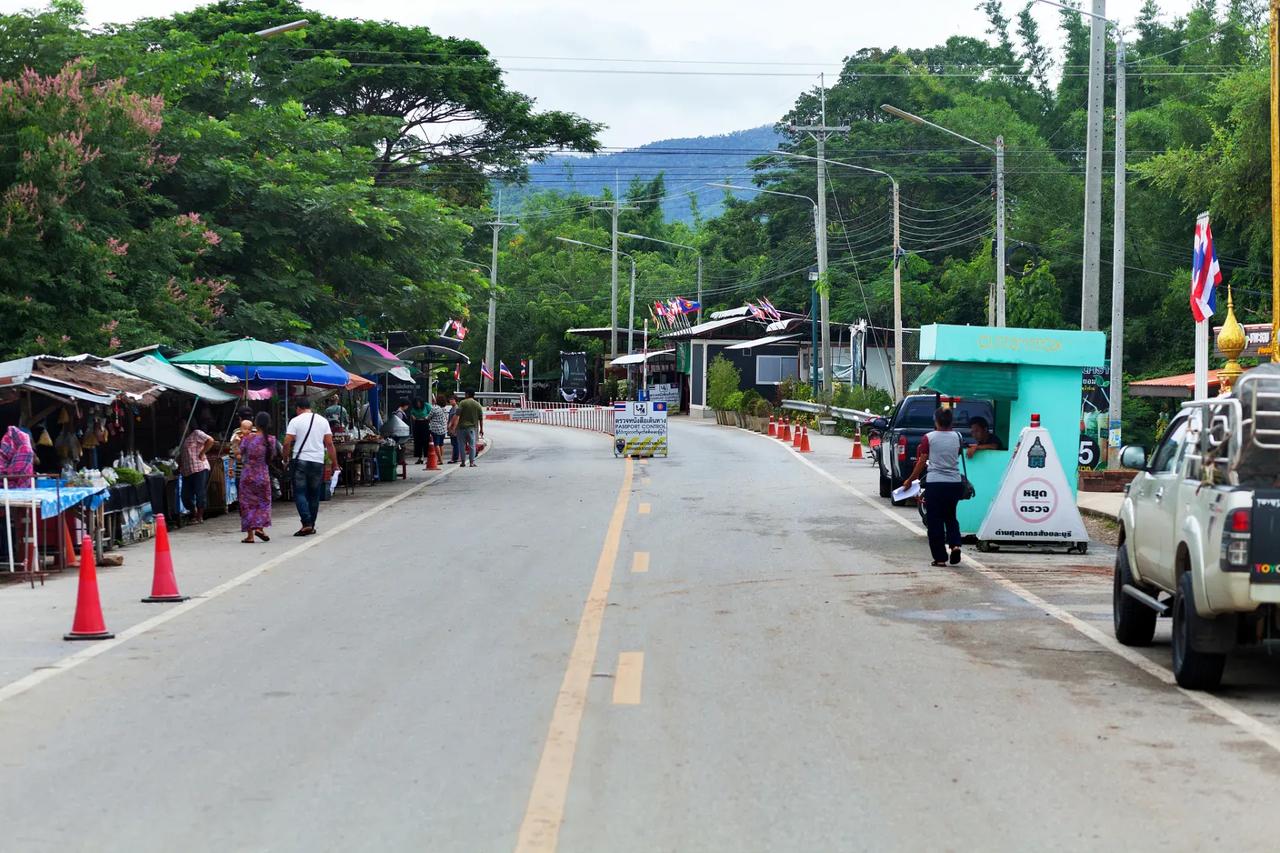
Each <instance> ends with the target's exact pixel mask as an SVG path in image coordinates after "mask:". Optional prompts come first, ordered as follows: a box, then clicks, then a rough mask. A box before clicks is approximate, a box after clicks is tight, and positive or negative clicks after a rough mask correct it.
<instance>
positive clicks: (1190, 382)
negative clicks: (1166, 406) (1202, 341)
mask: <svg viewBox="0 0 1280 853" xmlns="http://www.w3.org/2000/svg"><path fill="white" fill-rule="evenodd" d="M1219 384H1220V383H1219V381H1218V371H1216V370H1210V371H1209V393H1211V394H1212V393H1215V392H1216V391H1217V390H1218V386H1219ZM1195 390H1196V375H1195V374H1194V373H1180V374H1178V375H1177V376H1160V377H1157V378H1155V379H1142V380H1139V381H1137V382H1130V383H1129V393H1130V394H1132V395H1133V396H1134V397H1173V398H1175V399H1181V400H1190V399H1191V398H1192V397H1194V396H1195Z"/></svg>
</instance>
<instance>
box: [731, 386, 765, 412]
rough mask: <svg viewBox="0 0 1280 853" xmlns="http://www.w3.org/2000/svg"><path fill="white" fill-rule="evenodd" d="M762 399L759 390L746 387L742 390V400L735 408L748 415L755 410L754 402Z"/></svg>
mask: <svg viewBox="0 0 1280 853" xmlns="http://www.w3.org/2000/svg"><path fill="white" fill-rule="evenodd" d="M762 399H763V398H762V397H761V396H760V392H759V391H757V390H756V389H754V388H748V389H747V390H746V391H743V392H742V400H741V401H739V403H738V406H737V409H738V411H739V412H742V413H743V414H744V415H750V414H752V413H753V412H754V411H755V405H756V403H758V402H759V401H760V400H762Z"/></svg>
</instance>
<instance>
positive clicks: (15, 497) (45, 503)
mask: <svg viewBox="0 0 1280 853" xmlns="http://www.w3.org/2000/svg"><path fill="white" fill-rule="evenodd" d="M6 497H7V498H8V501H9V505H10V506H11V507H14V508H15V509H16V508H20V507H23V506H31V502H32V501H39V502H40V517H41V518H53V517H54V516H57V515H59V514H61V513H62V512H64V511H65V510H68V509H71V508H72V507H73V506H79V505H80V504H81V503H82V502H84V503H85V506H86V507H87V508H89V509H97V508H98V507H100V506H102V504H104V503H105V502H106V500H107V497H108V494H107V489H106V487H105V486H104V487H103V488H101V489H95V488H93V487H90V486H85V487H81V486H63V487H62V489H61V490H59V489H52V488H48V487H43V488H35V489H0V512H3V511H4V507H3V504H4V500H5V498H6Z"/></svg>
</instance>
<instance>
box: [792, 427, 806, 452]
mask: <svg viewBox="0 0 1280 853" xmlns="http://www.w3.org/2000/svg"><path fill="white" fill-rule="evenodd" d="M803 434H804V427H803V426H801V425H800V424H796V428H795V437H794V438H792V439H791V446H792V448H794V449H796V450H799V449H800V436H801V435H803Z"/></svg>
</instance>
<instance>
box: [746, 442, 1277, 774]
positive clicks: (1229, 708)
mask: <svg viewBox="0 0 1280 853" xmlns="http://www.w3.org/2000/svg"><path fill="white" fill-rule="evenodd" d="M757 434H758V433H757ZM762 437H763V438H767V436H762ZM772 443H773V444H774V445H779V442H777V441H776V440H775V441H774V442H772ZM786 449H787V451H788V452H789V453H790V454H791V455H792V456H794V457H795V458H796V459H798V460H799V461H800V462H801V464H804V465H807V466H808V467H809V468H810V469H811V470H813V471H814V472H816V473H817V474H819V475H820V476H822V477H824V478H826V479H827V480H829V481H831V482H832V483H833V484H835V485H836V486H838V487H839V488H841V489H843V490H844V491H846V492H848V493H849V494H851V495H853V496H854V497H856V498H858V499H859V500H861V501H862V502H863V503H866V504H868V505H869V506H871V507H872V508H873V509H875V510H876V511H877V512H879V513H880V514H882V515H884V516H885V517H886V518H889V519H891V520H892V521H894V522H896V523H898V524H900V525H902V526H903V527H905V528H906V529H907V530H909V531H911V533H912V534H913V535H915V536H925V535H927V534H926V532H925V531H924V530H921V529H920V526H919V525H917V524H914V523H913V522H911V521H908V520H907V519H906V518H904V517H902V515H900V514H899V513H896V512H894V511H893V510H892V509H890V508H889V507H887V506H885V505H884V503H883V502H882V500H881V499H880V498H876V497H872V496H871V495H868V494H865V493H864V492H862V491H860V490H858V489H856V488H854V487H853V486H851V485H849V484H848V483H846V482H844V481H843V480H840V479H839V478H837V477H836V476H835V475H834V474H831V473H829V472H827V471H824V470H823V469H821V468H819V467H818V466H817V465H815V464H814V463H812V462H810V461H809V460H808V459H805V458H804V457H803V456H801V455H800V454H799V453H797V452H796V451H795V450H792V449H791V448H790V447H789V446H788V447H787V448H786ZM964 562H965V563H966V564H968V565H969V566H971V567H972V568H973V569H974V570H975V571H977V572H978V574H980V575H982V576H983V577H985V578H986V579H987V580H989V581H991V582H992V583H994V584H996V585H998V586H1000V587H1003V588H1004V589H1006V590H1008V591H1009V592H1011V593H1013V594H1014V595H1016V596H1018V597H1019V598H1021V599H1022V600H1023V601H1025V602H1027V603H1028V604H1030V605H1032V606H1033V607H1037V608H1039V609H1041V610H1043V611H1044V612H1045V613H1046V614H1048V615H1049V616H1052V617H1053V618H1054V619H1057V620H1058V621H1059V622H1061V623H1063V624H1064V625H1067V626H1069V627H1071V628H1074V629H1075V630H1076V631H1078V632H1079V633H1081V634H1083V635H1084V636H1086V637H1088V638H1089V639H1090V640H1093V641H1094V642H1095V643H1097V644H1098V645H1100V646H1102V647H1103V648H1104V649H1106V650H1107V651H1109V652H1111V653H1112V654H1114V655H1115V656H1116V657H1119V658H1122V659H1124V660H1126V661H1128V662H1129V663H1131V664H1133V665H1134V666H1136V667H1137V668H1138V669H1140V670H1142V671H1143V672H1145V673H1146V674H1147V675H1150V676H1151V677H1152V678H1155V679H1157V680H1159V681H1161V682H1163V683H1165V684H1168V685H1170V686H1171V687H1173V688H1174V689H1176V690H1177V691H1178V692H1179V693H1181V694H1182V695H1183V696H1185V697H1186V698H1188V699H1190V700H1191V701H1192V702H1195V703H1196V704H1197V705H1199V706H1200V707H1201V708H1204V709H1205V710H1206V711H1209V712H1210V713H1212V714H1216V715H1217V716H1218V717H1221V718H1222V719H1223V720H1226V721H1227V722H1228V723H1231V724H1232V725H1234V726H1236V727H1238V728H1240V729H1242V730H1244V731H1245V732H1247V733H1248V734H1250V735H1252V736H1253V737H1255V738H1257V739H1258V740H1260V741H1262V742H1263V743H1264V744H1266V745H1267V746H1269V747H1271V748H1272V749H1273V750H1275V751H1276V752H1280V730H1278V729H1276V728H1275V727H1274V726H1270V725H1267V724H1266V723H1264V722H1262V721H1261V720H1259V719H1258V718H1257V717H1254V716H1252V715H1250V714H1248V713H1246V712H1244V711H1241V710H1240V709H1239V708H1237V707H1236V706H1235V705H1232V704H1231V703H1230V702H1227V701H1226V700H1225V699H1219V698H1218V697H1217V696H1214V695H1212V694H1210V693H1203V692H1200V691H1197V690H1185V689H1183V688H1181V687H1178V686H1177V685H1178V682H1177V680H1176V679H1175V678H1174V677H1173V671H1172V670H1170V669H1168V668H1166V667H1163V666H1160V664H1158V663H1155V662H1153V661H1152V660H1150V659H1149V658H1147V657H1146V656H1145V655H1143V654H1142V653H1141V652H1139V651H1137V650H1135V649H1131V648H1129V647H1128V646H1124V645H1121V644H1120V642H1119V641H1118V640H1116V639H1115V638H1114V637H1112V636H1110V635H1108V634H1105V633H1103V632H1102V631H1099V630H1098V629H1097V628H1096V627H1095V626H1093V625H1090V624H1089V623H1088V622H1085V621H1084V620H1083V619H1080V618H1079V617H1078V616H1075V615H1074V614H1072V613H1071V612H1069V611H1068V610H1066V609H1065V608H1062V607H1059V606H1058V605H1056V604H1051V603H1050V602H1048V601H1045V600H1044V599H1043V598H1041V597H1040V596H1038V595H1036V594H1035V593H1034V592H1032V591H1031V590H1029V589H1027V588H1026V587H1024V586H1022V584H1020V583H1017V582H1016V581H1012V580H1009V579H1008V578H1007V577H1005V576H1004V575H1002V574H1000V572H998V571H997V570H995V569H993V568H991V567H990V566H988V565H986V564H985V563H983V562H982V561H981V560H978V559H975V558H974V557H972V556H970V555H969V554H965V555H964Z"/></svg>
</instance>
